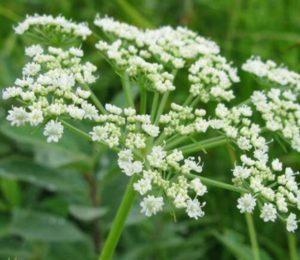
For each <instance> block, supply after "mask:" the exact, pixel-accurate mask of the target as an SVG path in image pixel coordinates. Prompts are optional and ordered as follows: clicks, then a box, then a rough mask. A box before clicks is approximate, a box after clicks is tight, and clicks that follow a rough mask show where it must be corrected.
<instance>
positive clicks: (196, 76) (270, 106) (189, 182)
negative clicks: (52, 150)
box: [3, 15, 300, 232]
mask: <svg viewBox="0 0 300 260" xmlns="http://www.w3.org/2000/svg"><path fill="white" fill-rule="evenodd" d="M94 23H95V24H96V25H97V26H98V27H99V28H101V30H102V34H103V39H101V40H100V41H99V42H98V43H97V44H96V48H97V49H98V50H100V52H101V54H102V55H103V56H104V57H105V58H106V59H107V61H108V62H109V63H110V64H111V65H112V67H113V69H114V70H115V71H116V72H117V73H118V74H119V75H121V77H123V79H124V78H126V79H127V77H129V82H130V81H135V82H137V83H138V85H139V86H140V87H141V88H145V89H146V90H150V91H154V92H156V93H155V95H154V98H153V105H152V106H153V107H152V108H151V115H149V114H147V112H146V111H145V110H146V109H147V106H146V105H147V104H145V103H144V105H145V106H144V107H143V108H144V109H141V111H143V112H142V114H138V113H137V111H136V109H135V108H134V106H133V105H132V106H131V107H128V108H120V107H117V106H115V105H112V104H106V105H105V106H104V107H105V108H103V107H102V106H101V105H100V108H101V109H99V103H98V105H97V107H98V108H96V107H95V106H94V105H92V104H91V103H89V98H90V97H91V95H92V93H91V91H90V89H89V87H88V85H89V84H91V83H94V82H95V80H96V77H95V75H94V74H95V71H96V67H95V66H94V65H93V64H91V63H89V62H86V63H84V62H82V59H83V52H82V50H81V49H79V48H75V47H71V48H69V49H62V48H56V47H47V48H46V47H42V46H41V45H32V46H30V47H28V48H26V51H25V53H26V55H27V56H28V57H29V58H30V61H29V62H28V63H27V64H26V65H25V66H24V68H23V71H22V77H21V78H19V79H17V80H16V81H15V83H14V86H12V87H8V88H6V89H4V91H3V98H4V99H10V98H15V99H17V100H18V101H20V103H21V105H20V106H13V107H12V108H11V109H10V110H9V111H8V116H7V120H8V121H10V123H11V124H12V125H15V126H22V125H24V124H25V123H29V124H30V125H31V126H37V125H40V124H44V123H46V124H45V127H44V135H45V136H46V137H47V141H48V142H58V141H59V139H60V138H61V137H62V135H63V132H64V126H63V124H62V123H64V122H63V121H62V117H63V116H64V117H69V118H71V119H76V120H83V119H89V120H91V121H92V123H93V124H94V126H93V128H92V129H91V131H90V133H89V136H90V139H91V140H92V141H93V142H99V143H102V144H105V145H107V146H108V147H110V148H111V149H113V150H115V151H117V152H118V160H117V162H118V166H119V168H120V169H121V171H122V172H123V173H124V174H125V175H126V176H132V178H133V180H134V184H133V188H134V189H135V190H136V191H137V192H138V193H139V194H140V195H141V196H142V197H143V198H142V201H141V203H140V206H141V212H142V213H144V214H145V215H146V216H152V215H155V214H156V213H158V212H160V211H162V210H163V208H164V207H166V206H167V207H168V206H171V207H175V208H180V209H184V210H185V212H186V213H187V215H188V216H189V217H190V218H195V219H198V218H200V217H202V216H203V215H204V211H203V207H204V205H205V202H201V201H200V197H202V196H203V195H204V194H205V193H206V192H207V187H206V186H205V185H204V183H203V182H202V181H203V180H204V179H203V178H201V176H199V175H200V174H201V173H202V170H203V163H201V159H200V157H197V158H196V157H188V155H189V154H192V153H194V152H199V151H201V150H202V149H203V145H204V146H205V144H207V146H206V147H211V146H210V145H212V143H210V141H209V140H206V139H205V138H206V137H208V136H214V138H212V139H214V141H215V143H216V144H218V145H219V144H220V143H222V142H221V141H222V140H223V143H224V141H225V142H228V141H230V142H232V143H234V144H235V145H236V147H237V148H238V150H239V152H240V153H241V154H240V156H238V160H237V162H236V163H235V165H234V168H233V170H232V173H233V183H234V185H236V186H237V187H238V188H239V190H241V191H242V194H241V197H240V198H239V199H238V204H237V207H238V209H239V210H240V212H241V213H245V212H247V213H252V212H253V211H254V209H255V208H256V207H257V206H258V207H259V208H260V217H261V218H262V219H263V220H264V221H265V222H268V221H271V222H274V221H275V220H276V219H277V218H280V219H282V220H284V221H286V227H287V230H288V231H290V232H294V231H295V230H296V229H297V227H298V225H297V215H296V212H294V209H298V210H299V209H300V190H299V189H298V184H297V180H296V176H297V175H298V172H295V171H293V170H292V169H291V168H289V167H286V168H285V167H284V166H283V165H282V163H281V162H280V161H279V160H278V159H276V158H274V159H270V158H269V146H268V143H267V140H266V139H265V138H264V136H263V133H264V131H266V130H268V131H275V132H276V133H279V134H280V135H282V136H283V137H284V138H286V139H287V140H289V141H290V142H291V146H292V148H294V149H295V150H297V151H300V133H299V129H300V107H299V102H298V95H299V89H300V76H299V74H297V73H295V72H291V71H289V70H287V69H286V68H284V67H283V66H277V65H276V64H275V63H274V62H272V61H267V62H263V61H261V59H260V58H257V57H252V58H251V59H249V60H248V61H247V62H246V63H245V64H244V65H243V67H242V68H243V69H244V70H246V71H248V72H251V73H253V74H255V75H256V76H258V77H261V78H263V79H267V80H268V81H271V82H272V83H276V84H277V85H278V86H277V87H276V86H275V88H272V89H269V90H265V91H256V92H254V93H253V94H252V96H251V98H250V101H249V102H247V104H245V103H244V104H240V105H236V106H232V107H229V106H228V105H225V104H223V103H221V102H220V101H230V100H232V99H233V98H234V93H233V90H232V85H233V83H236V82H239V77H238V75H237V70H236V69H235V68H233V67H232V65H231V63H230V62H228V61H227V60H226V59H225V58H224V57H222V56H221V55H220V54H219V52H220V50H219V47H218V46H217V45H216V44H215V43H214V42H212V41H210V40H207V39H205V38H203V37H201V36H199V35H197V34H196V33H194V32H192V31H190V30H188V29H186V28H183V27H177V28H172V27H169V26H165V27H161V28H159V29H147V30H142V29H139V28H137V27H135V26H132V25H128V24H125V23H121V22H118V21H115V20H114V19H112V18H109V17H104V18H99V17H97V18H96V19H95V22H94ZM15 30H16V32H17V33H19V34H22V33H24V32H26V31H30V32H32V33H37V34H38V33H39V31H40V30H41V31H46V32H51V31H54V32H56V33H57V35H61V39H62V42H63V41H64V39H65V37H70V38H74V37H75V38H76V37H77V38H81V39H85V38H86V37H87V36H88V35H89V34H90V33H91V32H90V30H89V29H88V27H87V26H86V25H85V24H76V23H73V22H70V21H67V20H66V19H65V18H63V17H56V18H54V17H52V16H38V15H35V16H33V17H27V18H26V20H25V21H24V22H22V23H21V24H19V25H18V26H17V27H16V28H15ZM181 69H184V70H185V71H186V72H187V73H188V81H189V84H190V87H189V93H190V95H189V97H188V98H187V100H186V102H184V104H183V105H181V104H176V103H172V102H170V103H171V106H170V109H169V110H168V111H164V106H165V104H166V103H168V102H166V100H164V98H165V97H167V96H168V93H167V94H166V95H163V97H162V98H161V96H160V95H158V94H162V93H166V92H169V91H173V90H175V83H174V79H175V77H176V75H177V74H178V73H179V72H180V70H181ZM126 82H127V83H128V81H126ZM280 87H281V88H280ZM283 87H284V89H283ZM126 90H127V91H128V92H130V88H129V90H128V89H126ZM128 92H126V93H127V97H128V98H130V93H129V94H128ZM143 94H145V95H147V94H148V92H147V91H144V93H143ZM155 97H156V98H157V99H159V98H161V103H160V105H159V106H158V105H156V103H158V101H159V100H156V99H155ZM92 99H93V100H94V99H95V96H92ZM145 100H146V98H145ZM145 100H144V101H145ZM211 100H216V101H218V104H217V106H216V107H215V110H214V112H213V114H210V115H208V110H207V111H206V110H205V109H203V107H201V108H199V107H197V106H196V105H197V102H200V101H202V102H204V103H206V102H209V101H211ZM129 101H130V100H129ZM131 101H132V100H131ZM140 101H142V99H141V100H140ZM156 101H157V102H156ZM96 103H97V102H96ZM128 103H129V104H132V103H134V102H133V101H132V102H128ZM140 103H142V102H140ZM141 108H142V105H141ZM98 109H99V110H98ZM256 111H258V112H259V113H260V114H261V115H262V118H263V119H264V120H265V122H266V124H265V125H266V126H265V127H264V128H262V126H260V125H259V124H258V123H257V121H256V117H255V116H254V113H255V112H256ZM215 133H218V134H219V135H218V136H217V137H216V136H215ZM190 140H193V143H192V144H191V143H190ZM220 140H221V141H220ZM183 142H184V143H185V144H186V143H188V144H187V145H185V146H181V145H182V143H183ZM206 142H207V143H206ZM201 179H202V181H201Z"/></svg>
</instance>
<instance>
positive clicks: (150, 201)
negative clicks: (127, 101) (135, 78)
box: [90, 104, 207, 219]
mask: <svg viewBox="0 0 300 260" xmlns="http://www.w3.org/2000/svg"><path fill="white" fill-rule="evenodd" d="M105 108H106V110H107V113H106V114H103V115H99V116H98V118H97V119H96V122H97V126H95V127H94V128H93V131H92V132H91V133H90V134H91V138H92V140H93V141H99V142H102V143H105V144H106V145H108V146H110V147H111V148H117V149H118V150H120V152H119V153H118V165H119V167H120V169H121V170H122V171H123V172H124V173H125V174H126V175H127V176H132V175H136V176H137V177H136V182H135V183H134V189H135V190H136V191H138V192H139V193H140V194H141V195H142V196H145V197H144V199H143V201H142V202H141V207H142V212H144V213H145V214H146V215H147V216H151V215H154V214H156V213H157V212H158V211H160V210H162V209H163V205H164V204H165V203H167V202H165V201H164V199H163V197H162V196H159V197H157V194H161V195H162V194H166V195H167V197H168V198H169V200H171V201H172V202H173V205H175V207H176V208H185V210H186V212H187V214H188V216H190V217H191V218H196V219H197V218H198V217H201V216H203V215H204V212H203V210H202V207H203V206H204V203H202V204H201V203H200V202H199V201H198V200H197V196H203V195H204V194H205V193H206V191H207V188H206V186H205V185H203V184H202V183H201V181H200V179H199V178H198V177H194V176H193V175H190V174H191V172H195V173H198V174H199V173H201V172H202V166H201V165H200V158H198V161H196V159H195V158H193V157H190V158H184V156H183V154H182V152H181V151H180V150H177V149H174V150H172V151H166V150H165V149H164V147H162V146H160V145H154V146H152V148H151V150H150V151H149V152H147V150H148V149H147V144H149V143H151V138H155V137H157V136H158V135H159V133H160V129H159V127H157V126H156V125H154V124H152V123H151V119H150V116H149V115H139V114H137V113H136V111H135V109H133V108H125V109H121V108H119V107H116V106H114V105H111V104H107V105H106V106H105ZM162 131H163V130H162ZM143 154H145V156H144V157H145V158H144V157H143ZM141 159H142V161H141ZM190 179H192V180H191V181H190ZM190 194H194V197H191V196H190Z"/></svg>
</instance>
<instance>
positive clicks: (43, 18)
mask: <svg viewBox="0 0 300 260" xmlns="http://www.w3.org/2000/svg"><path fill="white" fill-rule="evenodd" d="M14 29H15V32H16V33H17V34H24V33H26V32H30V33H34V35H38V36H41V37H46V38H48V34H49V33H53V32H56V33H57V34H58V35H59V37H60V38H64V39H65V40H70V38H80V39H83V40H85V39H86V38H87V37H88V36H89V35H90V34H91V33H92V32H91V30H90V29H89V27H88V25H87V24H85V23H75V22H73V21H69V20H67V19H66V18H64V17H63V16H57V17H53V16H52V15H38V14H35V15H33V16H27V17H26V19H25V20H24V21H23V22H21V23H19V24H18V25H17V26H16V27H15V28H14Z"/></svg>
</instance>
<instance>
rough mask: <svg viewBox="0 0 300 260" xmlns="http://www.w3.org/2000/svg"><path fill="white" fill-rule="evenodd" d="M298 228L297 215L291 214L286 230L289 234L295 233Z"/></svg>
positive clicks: (287, 220)
mask: <svg viewBox="0 0 300 260" xmlns="http://www.w3.org/2000/svg"><path fill="white" fill-rule="evenodd" d="M297 228H298V224H297V219H296V215H295V214H294V213H291V214H290V215H289V216H288V218H287V219H286V230H287V231H288V232H295V231H296V230H297Z"/></svg>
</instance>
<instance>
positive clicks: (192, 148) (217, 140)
mask: <svg viewBox="0 0 300 260" xmlns="http://www.w3.org/2000/svg"><path fill="white" fill-rule="evenodd" d="M227 142H228V139H227V138H226V137H224V136H218V137H214V138H210V139H207V140H204V141H201V142H197V143H194V144H189V145H185V146H182V147H179V148H178V149H179V150H181V151H182V153H183V154H191V153H195V152H198V151H201V150H203V151H205V149H207V148H213V147H217V146H220V145H223V144H226V143H227Z"/></svg>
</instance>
